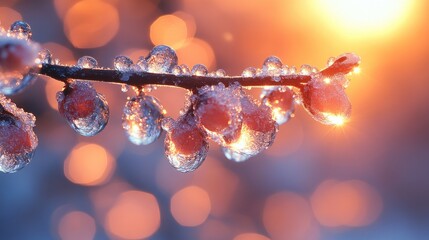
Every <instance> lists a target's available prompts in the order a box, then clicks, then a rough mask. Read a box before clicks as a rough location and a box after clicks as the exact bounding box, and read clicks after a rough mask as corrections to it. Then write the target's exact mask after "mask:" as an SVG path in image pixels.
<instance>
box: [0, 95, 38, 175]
mask: <svg viewBox="0 0 429 240" xmlns="http://www.w3.org/2000/svg"><path fill="white" fill-rule="evenodd" d="M35 120H36V119H35V117H34V116H33V114H31V113H26V112H24V110H22V109H20V108H17V107H16V105H15V104H14V103H12V102H11V101H10V100H9V99H7V98H6V97H4V96H3V95H0V171H2V172H5V173H13V172H16V171H18V170H19V169H21V168H23V167H24V166H25V165H27V164H28V163H29V162H30V161H31V158H32V157H33V155H34V150H35V149H36V147H37V142H38V140H37V137H36V134H34V131H33V127H34V122H35Z"/></svg>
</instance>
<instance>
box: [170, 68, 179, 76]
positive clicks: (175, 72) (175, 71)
mask: <svg viewBox="0 0 429 240" xmlns="http://www.w3.org/2000/svg"><path fill="white" fill-rule="evenodd" d="M171 73H172V74H174V75H176V76H180V75H182V68H181V67H180V66H174V68H173V69H172V70H171Z"/></svg>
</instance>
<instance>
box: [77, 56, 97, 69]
mask: <svg viewBox="0 0 429 240" xmlns="http://www.w3.org/2000/svg"><path fill="white" fill-rule="evenodd" d="M97 65H98V62H97V60H96V59H95V58H93V57H91V56H83V57H81V58H79V60H77V66H78V67H81V68H96V67H97Z"/></svg>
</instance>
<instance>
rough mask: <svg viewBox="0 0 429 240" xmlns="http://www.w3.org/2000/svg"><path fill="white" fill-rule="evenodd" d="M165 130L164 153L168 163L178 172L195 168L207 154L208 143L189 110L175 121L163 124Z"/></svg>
mask: <svg viewBox="0 0 429 240" xmlns="http://www.w3.org/2000/svg"><path fill="white" fill-rule="evenodd" d="M163 127H164V129H166V131H167V135H166V137H165V155H166V156H167V158H168V160H169V162H170V164H171V165H172V166H173V167H174V168H175V169H177V170H178V171H180V172H191V171H194V170H195V169H197V168H198V167H199V166H200V165H201V163H202V162H203V161H204V159H205V158H206V156H207V152H208V149H209V144H208V142H207V141H206V140H205V137H204V135H203V133H202V132H201V131H200V130H199V128H198V126H197V122H196V121H195V119H194V117H193V116H192V114H189V112H188V113H187V114H185V115H182V116H181V117H179V119H178V120H177V121H171V120H170V121H166V123H164V124H163Z"/></svg>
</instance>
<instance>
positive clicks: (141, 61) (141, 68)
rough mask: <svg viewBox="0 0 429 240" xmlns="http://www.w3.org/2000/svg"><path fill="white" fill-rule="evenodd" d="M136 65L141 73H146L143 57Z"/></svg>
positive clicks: (145, 63)
mask: <svg viewBox="0 0 429 240" xmlns="http://www.w3.org/2000/svg"><path fill="white" fill-rule="evenodd" d="M136 65H137V66H139V67H140V70H141V71H144V72H146V71H147V67H148V66H147V61H146V59H145V58H144V57H139V60H138V61H137V63H136Z"/></svg>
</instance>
